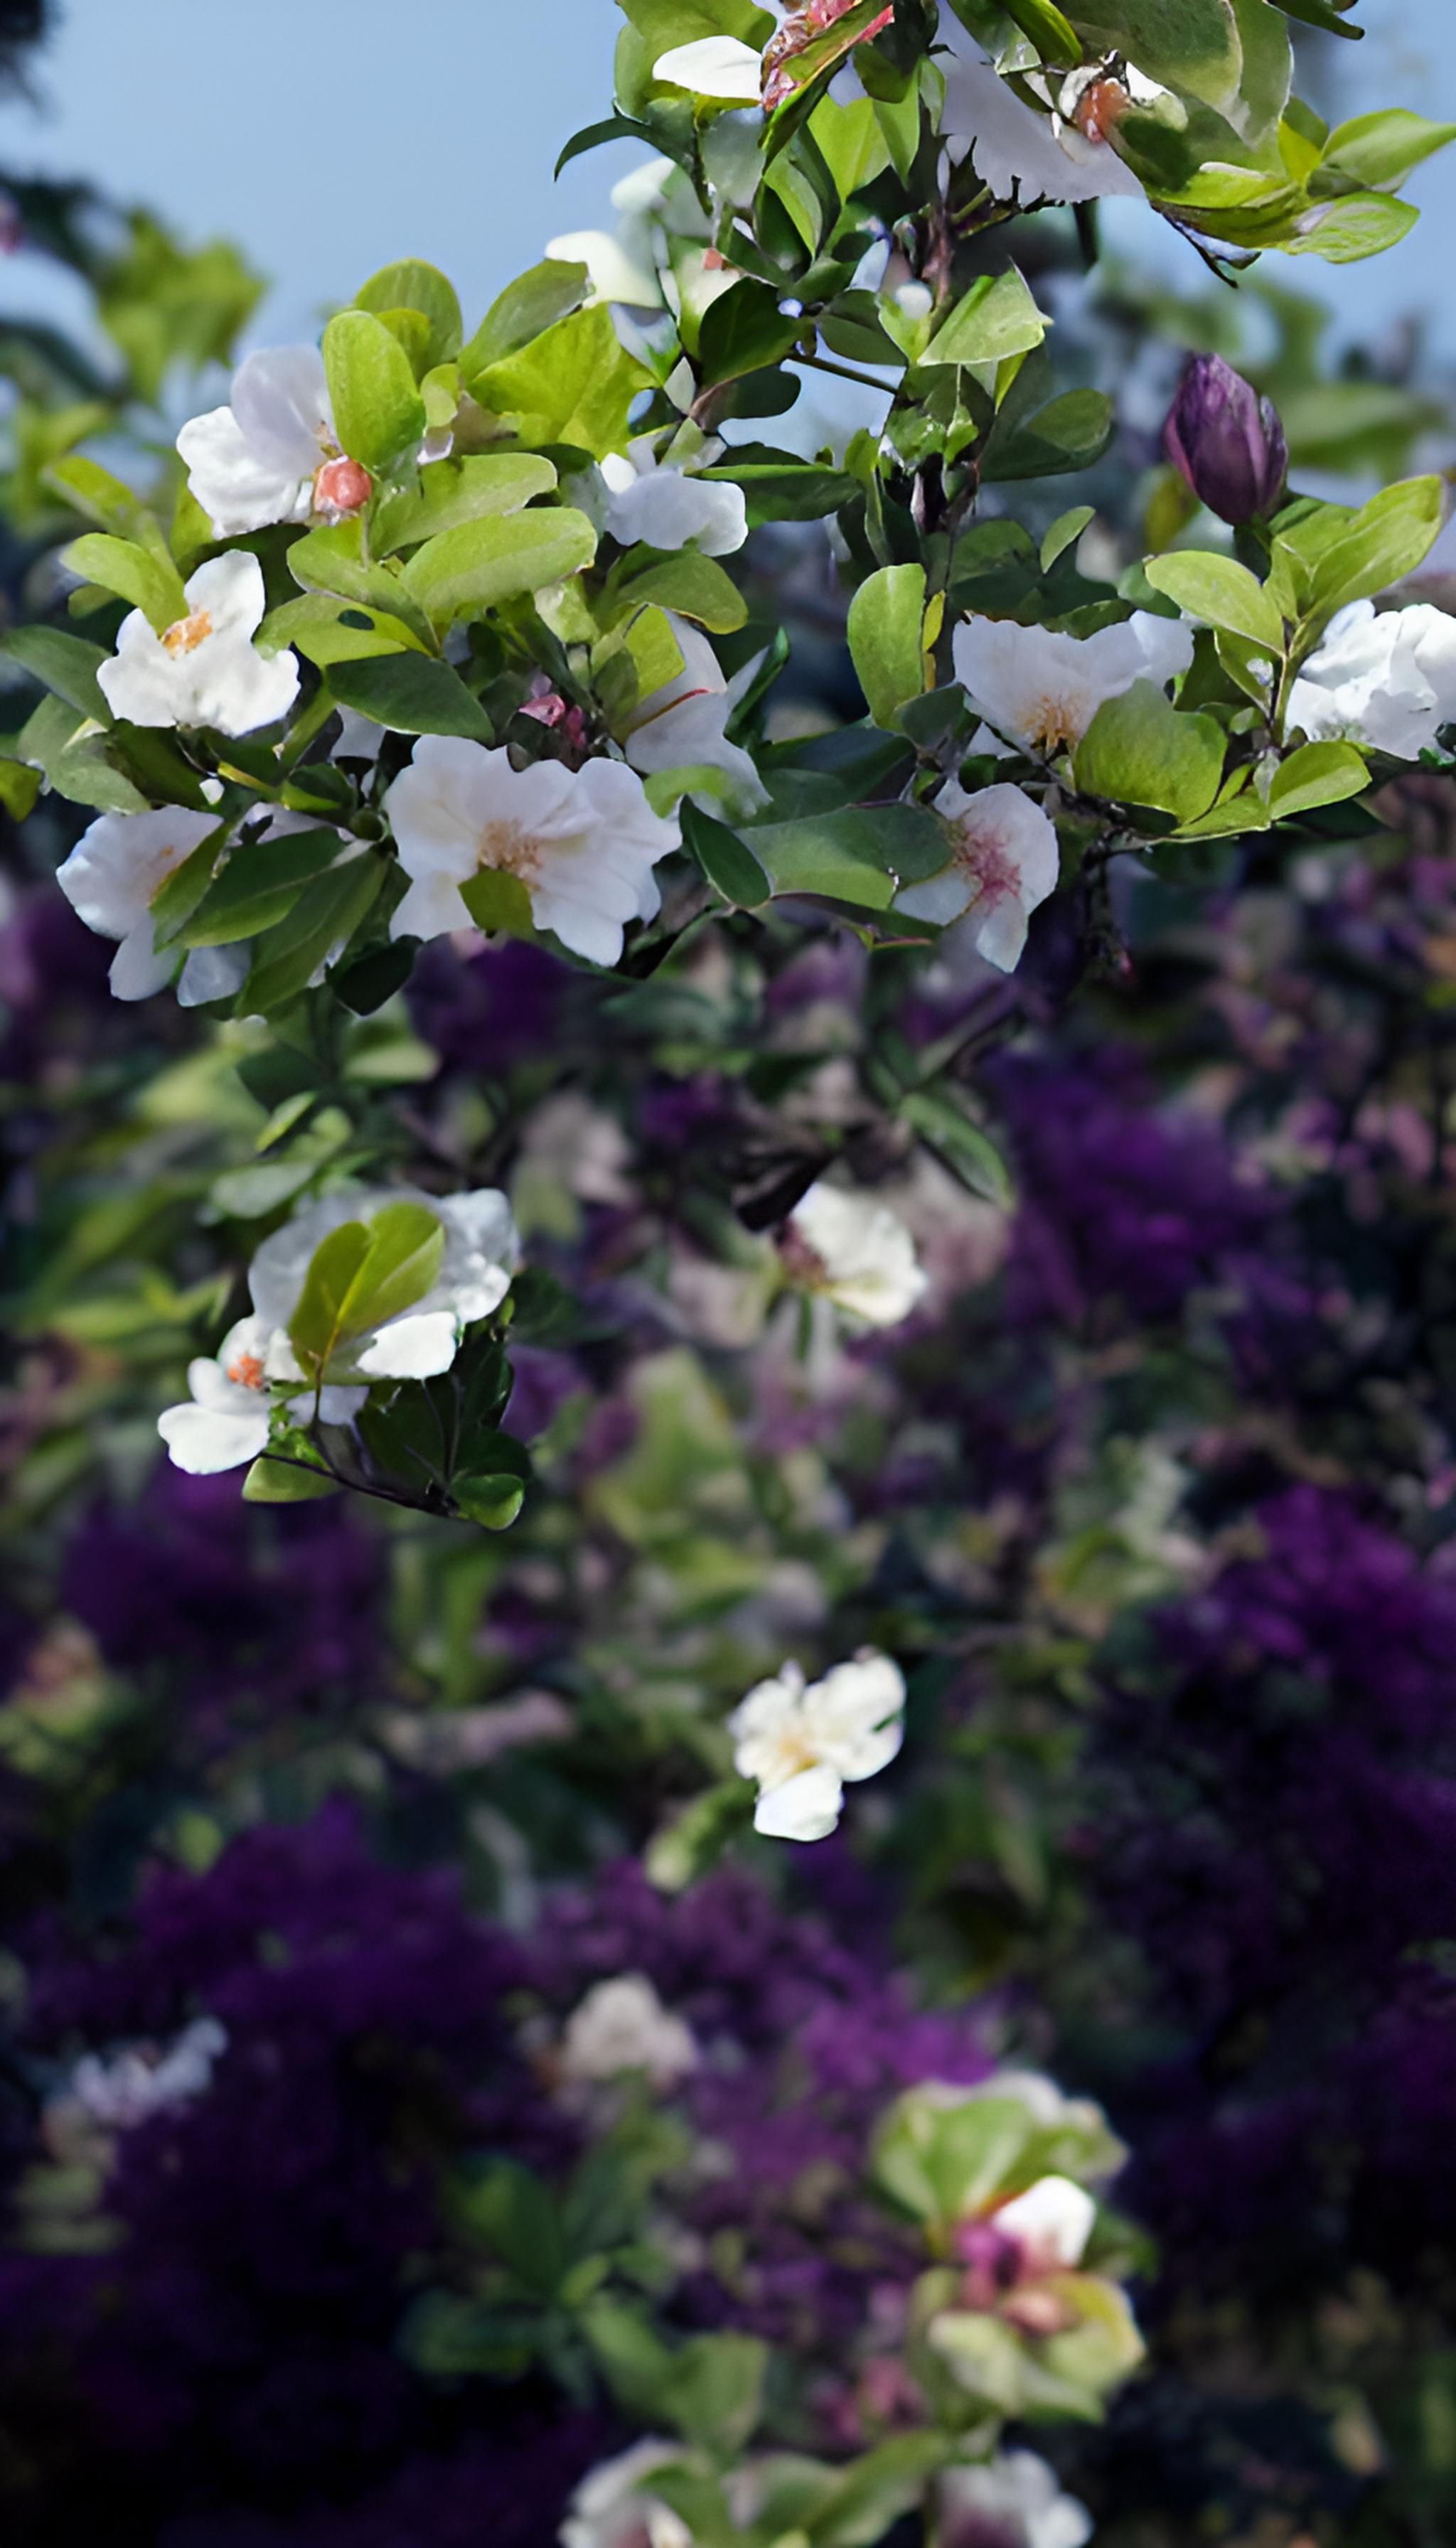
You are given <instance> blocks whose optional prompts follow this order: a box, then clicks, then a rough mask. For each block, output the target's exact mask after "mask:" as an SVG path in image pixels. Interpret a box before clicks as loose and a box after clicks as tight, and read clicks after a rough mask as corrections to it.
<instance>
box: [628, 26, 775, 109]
mask: <svg viewBox="0 0 1456 2548" xmlns="http://www.w3.org/2000/svg"><path fill="white" fill-rule="evenodd" d="M652 76H653V78H654V79H660V80H668V81H670V82H671V83H672V85H673V87H674V88H685V89H690V90H691V91H692V94H693V96H694V97H725V98H731V99H732V100H733V102H734V103H735V104H736V105H739V106H757V105H758V103H759V98H760V95H761V93H762V90H763V84H764V62H763V56H762V54H760V53H756V52H755V51H754V48H753V46H752V45H745V44H741V43H740V42H739V39H738V38H737V36H702V37H699V39H698V41H697V43H696V44H693V45H674V46H673V47H672V50H671V51H670V52H666V53H659V55H658V57H657V60H656V61H655V62H654V63H653V66H652Z"/></svg>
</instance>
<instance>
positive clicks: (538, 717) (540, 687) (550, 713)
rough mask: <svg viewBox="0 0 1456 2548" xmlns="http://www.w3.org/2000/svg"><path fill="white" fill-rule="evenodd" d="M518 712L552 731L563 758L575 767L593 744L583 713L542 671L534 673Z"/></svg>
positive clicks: (584, 758) (549, 732)
mask: <svg viewBox="0 0 1456 2548" xmlns="http://www.w3.org/2000/svg"><path fill="white" fill-rule="evenodd" d="M520 713H521V715H522V716H524V717H530V718H531V719H532V721H533V723H534V724H536V725H544V726H545V728H546V730H547V732H548V734H553V735H555V737H556V740H557V743H558V745H559V746H560V748H561V758H562V760H563V761H566V762H568V763H570V765H571V766H572V767H573V768H574V769H575V768H577V767H579V766H580V764H581V763H582V762H583V761H585V760H586V758H587V755H588V753H589V752H590V750H591V748H592V737H591V735H590V733H589V732H588V730H587V719H586V716H585V714H584V713H583V711H582V709H581V708H579V707H574V706H573V705H572V703H571V701H570V700H569V699H564V698H563V697H562V695H561V692H560V690H553V689H552V687H551V685H550V683H548V682H547V680H546V678H545V676H544V675H543V674H539V673H538V674H537V676H536V680H535V683H534V684H533V686H532V690H531V695H530V697H529V698H527V699H524V700H523V701H522V702H521V709H520Z"/></svg>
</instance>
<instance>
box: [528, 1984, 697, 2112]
mask: <svg viewBox="0 0 1456 2548" xmlns="http://www.w3.org/2000/svg"><path fill="white" fill-rule="evenodd" d="M561 2066H562V2070H563V2072H564V2073H565V2075H566V2077H567V2078H568V2079H614V2078H616V2076H617V2074H618V2072H620V2071H622V2070H643V2071H645V2072H646V2074H647V2076H648V2078H649V2079H650V2080H651V2082H652V2085H653V2086H654V2088H671V2087H672V2085H673V2083H674V2081H675V2080H677V2079H681V2078H683V2077H684V2076H685V2074H686V2072H687V2071H689V2070H693V2069H695V2068H696V2066H697V2046H696V2045H695V2044H694V2042H693V2040H692V2035H691V2032H690V2030H689V2028H687V2027H686V2026H685V2025H684V2024H683V2020H682V2018H681V2017H675V2016H674V2015H673V2013H672V2011H671V2010H670V2009H666V2008H664V2006H663V2004H662V2001H661V2000H660V1999H659V1998H658V1995H657V1992H656V1991H655V1990H654V1989H653V1986H652V1984H651V1982H650V1981H649V1980H648V1979H647V1976H646V1974H645V1973H616V1974H614V1975H613V1977H612V1978H611V1980H610V1981H604V1982H595V1983H593V1985H592V1989H591V1990H589V1991H588V1993H587V1996H586V1998H585V1999H584V2000H583V2001H582V2003H581V2005H580V2006H579V2007H578V2008H575V2009H573V2011H572V2014H571V2016H570V2017H569V2018H568V2020H567V2024H566V2031H565V2033H564V2035H563V2036H562V2040H561Z"/></svg>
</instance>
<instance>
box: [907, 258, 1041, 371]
mask: <svg viewBox="0 0 1456 2548" xmlns="http://www.w3.org/2000/svg"><path fill="white" fill-rule="evenodd" d="M1049 323H1050V322H1049V320H1047V318H1044V317H1043V315H1042V313H1041V311H1040V310H1039V309H1038V308H1037V305H1036V302H1035V301H1034V300H1033V298H1032V294H1031V290H1030V288H1029V286H1028V285H1027V283H1026V282H1025V280H1024V279H1023V277H1022V275H1021V274H1020V272H1019V271H1018V269H1017V268H1016V267H1015V266H1014V265H1009V266H1008V267H1007V268H1006V271H1005V272H1004V274H995V275H992V274H983V275H980V276H978V277H977V279H976V281H975V282H974V283H973V284H972V285H971V287H970V290H969V291H968V292H967V293H966V294H964V296H963V297H962V299H961V300H959V301H957V303H956V307H955V309H954V310H953V311H952V312H951V315H950V317H949V318H946V319H943V320H942V322H941V325H940V326H939V327H938V328H937V330H936V332H935V334H934V336H932V338H931V340H930V343H929V344H928V345H927V347H926V349H925V352H924V353H923V354H922V355H921V358H920V359H921V362H922V364H931V365H935V364H940V363H1001V362H1004V361H1005V360H1006V357H1007V355H1008V354H1025V353H1029V352H1030V351H1031V349H1032V347H1033V346H1034V345H1040V344H1041V342H1042V339H1043V337H1044V336H1045V335H1046V333H1047V326H1048V325H1049Z"/></svg>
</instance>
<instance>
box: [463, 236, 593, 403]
mask: <svg viewBox="0 0 1456 2548" xmlns="http://www.w3.org/2000/svg"><path fill="white" fill-rule="evenodd" d="M588 283H589V277H588V273H587V268H586V267H585V265H579V264H577V263H575V262H568V261H567V260H566V259H564V258H562V257H555V256H548V257H543V259H542V261H541V263H540V264H539V265H533V266H532V267H531V268H530V270H529V272H528V273H526V274H521V275H517V277H516V279H515V281H514V282H513V283H507V285H506V287H505V289H504V291H503V292H502V293H501V294H500V299H499V300H497V301H494V302H493V303H492V304H491V307H490V309H489V310H488V311H487V313H486V315H485V318H483V319H482V320H481V323H480V325H479V327H477V329H476V331H475V334H474V335H473V336H472V338H471V340H470V342H469V344H468V345H465V346H463V347H462V348H461V354H460V377H461V379H462V380H463V381H464V383H465V386H466V388H467V389H468V390H470V391H472V392H473V391H474V389H475V384H476V381H477V380H478V378H479V376H480V374H481V373H482V372H485V371H488V370H489V369H490V367H491V365H492V364H493V363H501V362H503V361H504V360H505V357H506V355H507V354H518V353H519V352H520V349H521V347H522V346H523V345H533V344H534V343H535V341H536V338H537V337H538V336H544V335H545V333H546V331H547V329H548V328H549V327H554V326H555V325H556V322H557V320H558V318H567V317H569V316H570V314H571V312H572V311H573V310H580V309H581V306H582V304H583V302H584V301H585V300H586V298H587V291H588Z"/></svg>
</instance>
